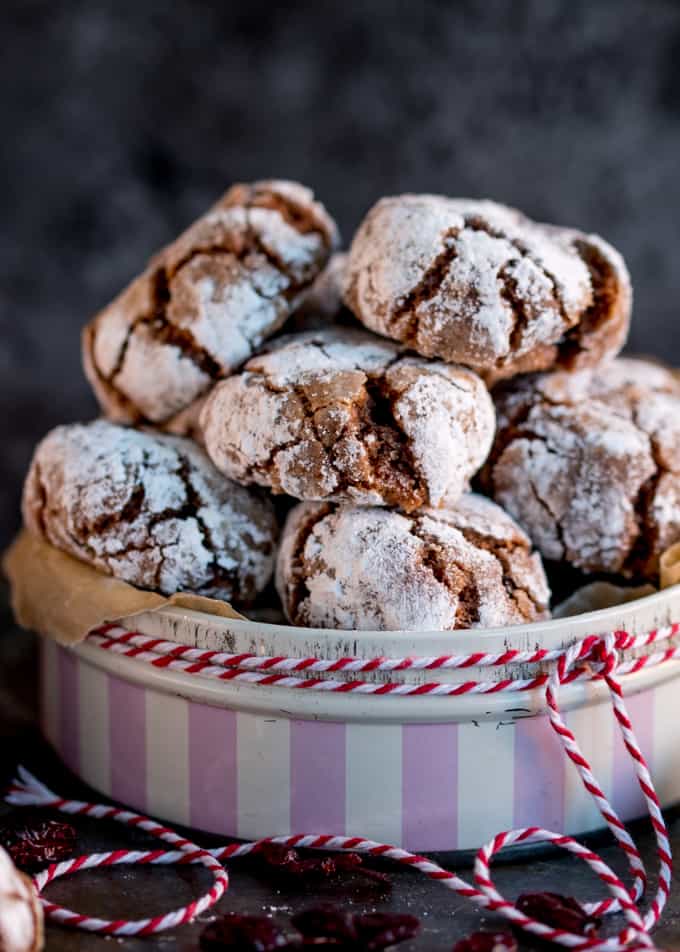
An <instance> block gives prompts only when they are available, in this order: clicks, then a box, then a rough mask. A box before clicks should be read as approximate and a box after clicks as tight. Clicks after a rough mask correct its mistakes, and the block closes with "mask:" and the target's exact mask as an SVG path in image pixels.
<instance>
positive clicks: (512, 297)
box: [496, 258, 531, 367]
mask: <svg viewBox="0 0 680 952" xmlns="http://www.w3.org/2000/svg"><path fill="white" fill-rule="evenodd" d="M518 263H519V260H518V259H517V258H513V259H511V260H510V261H507V262H506V263H505V264H504V265H503V267H502V268H501V269H500V270H499V272H498V279H499V281H500V285H501V286H500V295H501V297H502V298H503V299H504V300H505V301H506V302H507V304H508V306H509V308H510V313H511V314H512V319H513V325H512V330H511V331H510V336H509V338H508V350H507V352H506V354H505V355H504V356H502V357H499V358H498V359H497V360H496V366H497V367H501V366H502V365H503V363H504V361H505V360H506V359H507V356H508V353H510V354H513V353H521V351H522V339H523V337H524V333H525V331H526V330H527V328H528V327H529V325H530V323H531V317H530V315H529V312H528V311H527V308H526V305H525V303H524V300H523V299H522V296H521V295H520V294H518V293H517V279H516V278H514V277H513V275H512V274H511V273H510V268H513V267H515V265H517V264H518Z"/></svg>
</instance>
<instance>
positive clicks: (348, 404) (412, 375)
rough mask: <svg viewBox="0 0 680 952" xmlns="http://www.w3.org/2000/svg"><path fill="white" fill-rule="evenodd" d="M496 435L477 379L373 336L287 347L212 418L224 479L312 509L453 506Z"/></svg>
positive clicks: (266, 359) (284, 343)
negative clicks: (316, 503) (309, 503)
mask: <svg viewBox="0 0 680 952" xmlns="http://www.w3.org/2000/svg"><path fill="white" fill-rule="evenodd" d="M494 426H495V418H494V410H493V404H492V401H491V398H490V397H489V394H488V392H487V390H486V388H485V386H484V384H483V383H482V381H481V380H480V379H479V377H477V376H476V375H475V374H473V373H471V372H470V371H469V370H465V369H463V368H460V367H455V366H451V365H448V364H444V363H442V362H439V361H437V362H431V361H427V360H424V359H423V358H420V357H413V356H407V355H405V354H404V353H403V352H402V351H401V349H400V348H399V347H397V346H395V345H394V344H392V343H390V342H388V341H384V340H380V339H378V338H376V337H373V336H372V335H370V334H367V333H365V332H364V331H362V330H356V331H354V330H350V329H345V328H332V329H328V330H326V331H319V332H316V333H309V334H301V335H297V336H289V337H284V338H282V339H281V340H280V341H277V342H275V343H272V344H271V345H270V347H269V349H268V350H267V351H266V352H265V353H263V354H261V355H259V356H257V357H254V358H252V360H250V361H249V362H248V363H247V364H246V366H245V369H244V371H243V373H240V374H237V375H234V376H232V377H230V378H228V379H227V380H224V381H222V382H221V383H220V384H218V386H217V387H216V388H215V389H214V390H213V391H212V393H211V394H210V396H209V397H208V399H207V401H206V404H205V407H204V409H203V412H202V415H201V428H202V432H203V439H204V442H205V446H206V449H207V452H208V454H209V456H210V457H211V459H212V460H213V462H214V463H215V465H216V466H217V468H218V469H219V470H221V471H222V472H223V473H225V474H226V475H227V476H229V477H231V478H232V479H235V480H237V481H238V482H240V483H245V484H257V485H260V486H267V487H269V488H270V489H271V490H272V491H273V492H275V493H288V494H289V495H291V496H294V497H296V498H297V499H304V500H324V499H332V500H349V501H352V502H355V503H359V504H362V505H364V504H374V505H382V504H386V505H397V506H400V507H401V508H402V509H404V510H406V511H411V510H413V509H416V508H418V507H419V506H426V505H429V506H435V507H436V506H441V505H446V504H453V503H455V502H456V501H457V499H458V498H459V497H460V495H461V494H462V493H463V492H464V490H465V489H466V487H467V484H468V480H469V479H470V477H471V476H472V475H473V474H474V473H475V472H476V471H477V470H478V469H479V467H480V466H481V465H482V463H483V462H484V460H485V459H486V457H487V455H488V452H489V449H490V446H491V442H492V440H493V432H494Z"/></svg>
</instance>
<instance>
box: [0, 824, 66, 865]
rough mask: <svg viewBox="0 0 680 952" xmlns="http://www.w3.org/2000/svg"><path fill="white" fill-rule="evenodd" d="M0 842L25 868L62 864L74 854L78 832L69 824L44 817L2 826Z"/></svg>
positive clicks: (15, 860) (15, 861) (16, 862)
mask: <svg viewBox="0 0 680 952" xmlns="http://www.w3.org/2000/svg"><path fill="white" fill-rule="evenodd" d="M0 844H2V846H4V847H5V849H6V850H7V852H8V853H9V855H10V856H11V857H12V859H13V861H14V863H15V864H16V865H17V866H19V867H21V868H22V869H34V868H35V867H38V866H47V865H49V864H50V863H59V862H61V861H62V860H63V859H68V858H69V856H72V855H73V852H74V850H75V845H76V831H75V829H74V828H73V827H72V826H71V825H70V824H69V823H60V822H59V821H57V820H45V819H43V818H42V817H40V818H35V819H29V820H28V821H26V820H25V819H24V820H23V822H21V823H19V822H16V823H14V822H12V823H8V824H7V825H6V826H3V827H2V828H0Z"/></svg>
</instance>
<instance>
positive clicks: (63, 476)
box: [23, 420, 276, 604]
mask: <svg viewBox="0 0 680 952" xmlns="http://www.w3.org/2000/svg"><path fill="white" fill-rule="evenodd" d="M23 515H24V522H25V524H26V526H27V528H28V529H29V530H30V531H32V532H34V533H36V534H38V535H41V536H43V537H44V538H45V539H46V540H47V541H48V542H50V543H51V544H52V545H54V546H56V547H57V548H58V549H62V550H63V551H64V552H68V553H70V554H71V555H74V556H76V557H77V558H79V559H82V560H83V561H84V562H88V563H89V564H90V565H92V566H94V567H95V568H97V569H100V570H101V571H103V572H106V573H107V574H109V575H114V576H116V577H117V578H120V579H123V580H124V581H126V582H130V583H131V584H133V585H136V586H138V587H139V588H145V589H154V590H157V591H159V592H162V593H163V594H166V595H170V594H172V593H174V592H177V591H186V592H194V593H196V594H199V595H207V596H212V597H214V598H222V599H225V600H227V601H233V602H236V603H239V604H248V603H249V602H251V601H252V600H253V599H254V597H255V596H256V595H257V593H258V592H260V591H262V589H263V588H264V587H265V586H266V584H267V582H268V581H269V578H270V577H271V572H272V568H273V560H274V548H275V540H276V523H275V519H274V513H273V510H272V507H271V505H270V504H269V502H268V501H267V500H264V499H262V498H260V496H259V495H256V494H254V493H253V492H251V491H249V490H248V489H244V488H243V487H242V486H237V485H236V484H234V483H232V482H230V481H229V480H227V479H225V478H224V477H223V476H222V475H221V474H220V473H218V472H217V470H216V469H215V468H214V467H213V466H212V464H211V463H210V460H209V459H208V458H207V457H206V456H205V454H204V453H203V452H202V450H200V449H199V448H198V447H197V446H195V445H194V444H193V443H192V442H191V441H189V440H186V439H183V438H181V437H176V436H167V435H164V434H153V433H147V432H140V431H137V430H131V429H126V428H125V427H122V426H118V425H116V424H113V423H109V422H107V421H104V420H98V421H95V422H94V423H89V424H87V425H79V424H74V425H70V426H60V427H57V428H56V429H55V430H52V432H51V433H49V434H48V435H47V436H46V437H45V439H44V440H43V441H42V442H41V443H40V444H39V445H38V447H37V449H36V451H35V454H34V457H33V461H32V464H31V468H30V470H29V473H28V476H27V479H26V484H25V486H24V497H23Z"/></svg>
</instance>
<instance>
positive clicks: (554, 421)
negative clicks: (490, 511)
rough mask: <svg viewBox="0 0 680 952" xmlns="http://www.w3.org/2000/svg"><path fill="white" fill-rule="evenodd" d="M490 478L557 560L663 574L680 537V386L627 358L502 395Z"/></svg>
mask: <svg viewBox="0 0 680 952" xmlns="http://www.w3.org/2000/svg"><path fill="white" fill-rule="evenodd" d="M497 407H498V414H499V430H498V435H497V438H496V444H495V446H494V450H493V453H492V457H491V461H490V463H489V465H488V467H487V471H486V476H485V478H486V480H487V481H488V484H489V486H490V488H491V490H492V492H493V496H494V498H495V499H496V500H497V501H498V502H499V503H500V504H501V505H503V506H504V507H505V508H506V509H507V510H508V511H509V512H511V513H512V514H513V515H514V516H515V517H516V518H517V520H518V521H519V522H520V524H521V525H522V526H523V527H524V528H525V529H526V531H527V532H528V533H529V535H530V536H531V538H532V539H533V541H534V543H535V544H536V545H537V547H538V548H539V549H540V551H541V552H542V554H543V555H544V557H545V558H548V559H552V560H556V561H557V560H565V561H567V562H570V563H571V564H572V565H574V566H576V567H578V568H580V569H583V570H585V571H589V572H612V573H623V574H624V575H628V576H639V577H643V578H650V579H654V578H655V576H656V573H657V571H658V559H659V556H660V554H661V553H662V552H663V551H664V549H666V548H667V547H668V546H670V545H671V544H673V543H674V542H677V541H680V508H679V505H678V504H679V503H680V384H678V382H677V381H676V379H675V378H674V376H673V375H672V374H671V373H670V372H669V371H667V370H665V369H664V368H663V367H660V366H659V365H656V364H653V363H650V362H648V361H644V360H635V359H631V358H620V359H618V360H615V361H613V362H611V363H609V364H607V365H605V366H603V367H601V368H599V369H597V370H591V371H582V372H580V373H576V374H568V373H564V372H555V373H552V374H543V375H538V376H536V377H530V378H526V379H524V380H521V381H517V382H514V381H513V383H511V384H507V385H505V386H504V387H503V388H502V389H501V390H499V391H498V393H497Z"/></svg>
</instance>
